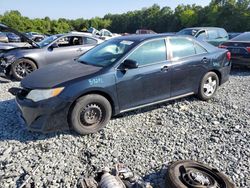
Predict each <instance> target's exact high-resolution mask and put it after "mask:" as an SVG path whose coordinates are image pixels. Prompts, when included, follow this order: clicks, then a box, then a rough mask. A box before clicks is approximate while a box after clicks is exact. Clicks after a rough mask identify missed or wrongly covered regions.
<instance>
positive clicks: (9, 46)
mask: <svg viewBox="0 0 250 188" xmlns="http://www.w3.org/2000/svg"><path fill="white" fill-rule="evenodd" d="M17 47H18V45H15V44H7V43H2V42H0V50H9V49H13V48H17Z"/></svg>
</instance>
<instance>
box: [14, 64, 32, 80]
mask: <svg viewBox="0 0 250 188" xmlns="http://www.w3.org/2000/svg"><path fill="white" fill-rule="evenodd" d="M15 71H16V73H17V75H18V76H20V77H22V78H23V77H25V76H27V75H28V74H29V73H31V72H33V71H34V68H33V67H32V65H31V64H30V63H27V62H25V61H22V62H20V63H18V64H17V65H16V67H15Z"/></svg>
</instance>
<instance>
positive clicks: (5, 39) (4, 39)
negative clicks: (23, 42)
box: [0, 32, 9, 43]
mask: <svg viewBox="0 0 250 188" xmlns="http://www.w3.org/2000/svg"><path fill="white" fill-rule="evenodd" d="M0 42H5V43H8V42H9V39H8V37H7V35H6V34H5V33H2V32H0Z"/></svg>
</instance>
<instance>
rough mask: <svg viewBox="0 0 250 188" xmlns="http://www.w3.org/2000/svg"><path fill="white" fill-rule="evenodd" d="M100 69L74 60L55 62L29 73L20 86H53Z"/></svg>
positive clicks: (34, 87)
mask: <svg viewBox="0 0 250 188" xmlns="http://www.w3.org/2000/svg"><path fill="white" fill-rule="evenodd" d="M101 69H102V67H96V66H92V65H86V64H82V63H78V62H76V61H68V62H64V63H55V64H53V65H48V66H46V67H44V68H41V69H38V70H36V71H35V72H33V73H31V74H29V75H28V76H27V77H26V78H24V79H23V80H22V82H21V86H22V87H24V88H27V89H48V88H55V87H57V86H59V85H62V84H64V83H66V82H69V81H72V80H74V79H77V78H81V77H84V76H88V75H91V74H94V73H96V72H98V71H99V70H101Z"/></svg>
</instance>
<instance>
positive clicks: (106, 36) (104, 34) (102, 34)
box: [98, 29, 121, 40]
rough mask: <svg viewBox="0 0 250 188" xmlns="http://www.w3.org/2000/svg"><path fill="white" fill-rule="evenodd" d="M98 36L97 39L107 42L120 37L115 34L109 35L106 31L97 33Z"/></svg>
mask: <svg viewBox="0 0 250 188" xmlns="http://www.w3.org/2000/svg"><path fill="white" fill-rule="evenodd" d="M98 34H99V38H100V39H103V40H109V39H111V38H115V37H119V36H121V35H119V34H116V33H111V32H110V31H109V30H107V29H102V30H100V31H99V32H98Z"/></svg>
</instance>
